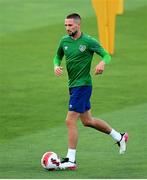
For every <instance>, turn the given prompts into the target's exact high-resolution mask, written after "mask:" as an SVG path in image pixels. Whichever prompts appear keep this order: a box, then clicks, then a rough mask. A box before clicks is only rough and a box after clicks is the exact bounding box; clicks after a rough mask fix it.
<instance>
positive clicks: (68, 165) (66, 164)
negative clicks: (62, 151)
mask: <svg viewBox="0 0 147 180" xmlns="http://www.w3.org/2000/svg"><path fill="white" fill-rule="evenodd" d="M59 168H60V169H61V170H66V169H68V170H76V169H77V165H76V162H71V161H69V158H64V159H63V160H62V161H61V163H60V165H59Z"/></svg>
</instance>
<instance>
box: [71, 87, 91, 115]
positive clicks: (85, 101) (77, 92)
mask: <svg viewBox="0 0 147 180" xmlns="http://www.w3.org/2000/svg"><path fill="white" fill-rule="evenodd" d="M69 93H70V100H69V111H75V112H78V113H84V112H86V111H88V110H89V109H90V108H91V106H90V97H91V93H92V86H80V87H73V88H69Z"/></svg>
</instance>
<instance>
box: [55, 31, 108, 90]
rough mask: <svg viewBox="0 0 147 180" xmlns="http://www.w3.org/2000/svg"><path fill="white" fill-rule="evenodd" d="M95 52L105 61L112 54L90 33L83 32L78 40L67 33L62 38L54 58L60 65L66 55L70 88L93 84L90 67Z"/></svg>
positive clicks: (106, 61)
mask: <svg viewBox="0 0 147 180" xmlns="http://www.w3.org/2000/svg"><path fill="white" fill-rule="evenodd" d="M94 52H95V53H97V54H98V55H100V56H101V57H102V60H103V61H104V62H105V63H109V61H110V60H111V57H110V55H109V54H108V53H107V52H106V51H105V50H104V49H103V47H102V46H101V45H100V44H99V42H98V41H97V40H96V39H94V38H92V37H91V36H89V35H86V34H83V33H82V34H81V36H80V37H79V38H78V39H76V40H74V39H72V37H70V36H69V35H66V36H64V37H63V38H62V39H61V41H60V43H59V46H58V49H57V54H56V56H55V58H54V65H55V66H60V64H61V60H62V58H63V56H65V60H66V68H67V72H68V78H69V82H68V85H69V87H70V88H71V87H77V86H91V85H92V80H91V75H90V68H91V62H92V58H93V54H94Z"/></svg>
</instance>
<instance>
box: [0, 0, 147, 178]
mask: <svg viewBox="0 0 147 180" xmlns="http://www.w3.org/2000/svg"><path fill="white" fill-rule="evenodd" d="M61 2H62V3H61ZM134 2H135V3H134ZM59 3H61V4H59ZM77 3H78V6H77ZM83 4H84V5H83ZM59 6H60V8H59ZM146 8H147V2H146V0H135V1H133V2H132V0H126V1H125V12H124V14H123V15H122V16H117V29H116V44H115V54H114V55H113V59H112V63H111V64H110V65H109V66H107V67H106V71H105V73H104V74H103V76H94V75H93V72H92V76H93V86H94V88H93V95H92V99H91V103H92V112H93V115H94V116H96V117H101V118H103V119H105V120H106V121H107V122H109V123H110V124H111V125H112V126H113V127H114V128H115V129H118V130H119V131H128V132H129V134H130V141H129V143H128V152H127V154H125V155H124V156H119V154H118V148H117V146H115V145H114V142H113V141H112V140H111V138H110V137H108V136H106V135H104V134H101V133H97V132H96V131H94V130H93V129H89V128H84V127H82V125H81V123H80V122H79V124H78V125H79V136H80V138H79V144H78V150H77V162H78V170H77V171H74V172H71V171H60V172H58V171H56V172H47V171H45V170H43V169H42V167H41V166H40V159H41V156H42V154H43V153H44V152H45V151H47V150H53V151H55V152H57V153H58V154H59V155H60V156H65V155H66V151H67V129H66V126H65V123H64V121H65V120H64V119H65V116H66V112H67V104H68V88H67V74H66V72H65V71H64V74H63V76H62V77H59V78H57V77H55V76H54V73H53V63H52V60H53V56H54V53H55V50H56V47H57V44H58V41H59V39H60V37H61V36H62V35H64V33H65V32H64V26H63V21H64V17H65V16H66V14H68V13H70V12H73V11H75V12H80V13H81V15H82V17H84V18H83V23H82V29H83V31H84V32H86V33H88V34H91V35H92V36H94V37H97V25H96V18H95V15H94V11H93V9H92V6H91V4H90V1H89V0H80V1H78V0H76V1H71V0H62V1H59V0H50V1H49V0H42V1H41V0H22V1H19V0H13V1H12V0H0V24H1V25H0V178H36V179H37V178H40V179H42V178H47V179H49V178H52V179H56V178H63V179H64V178H68V179H69V178H91V179H92V178H129V179H131V178H133V179H134V178H147V173H146V169H147V160H146V151H147V142H146V138H147V135H146V131H147V126H146V119H147V113H146V109H147V95H146V92H147V84H146V82H147V71H146V65H147V61H146V58H147V51H146V48H147V41H146V35H147V33H146V31H145V29H146V27H147V25H146V23H145V20H146V19H145V17H146V16H147V12H146ZM96 63H97V56H94V61H93V67H94V66H95V64H96ZM63 66H64V69H65V63H64V62H63Z"/></svg>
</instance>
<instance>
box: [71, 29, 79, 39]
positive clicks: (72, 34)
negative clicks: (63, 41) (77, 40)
mask: <svg viewBox="0 0 147 180" xmlns="http://www.w3.org/2000/svg"><path fill="white" fill-rule="evenodd" d="M77 33H78V31H77V30H76V31H75V32H72V33H71V34H69V36H72V37H74V36H75V35H76V34H77Z"/></svg>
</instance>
